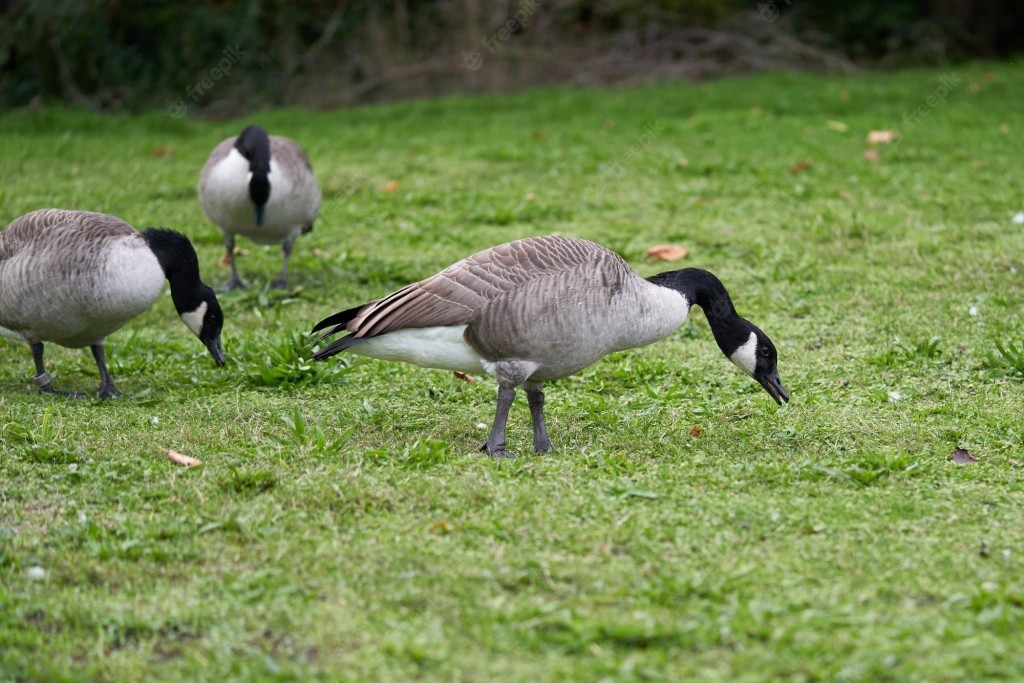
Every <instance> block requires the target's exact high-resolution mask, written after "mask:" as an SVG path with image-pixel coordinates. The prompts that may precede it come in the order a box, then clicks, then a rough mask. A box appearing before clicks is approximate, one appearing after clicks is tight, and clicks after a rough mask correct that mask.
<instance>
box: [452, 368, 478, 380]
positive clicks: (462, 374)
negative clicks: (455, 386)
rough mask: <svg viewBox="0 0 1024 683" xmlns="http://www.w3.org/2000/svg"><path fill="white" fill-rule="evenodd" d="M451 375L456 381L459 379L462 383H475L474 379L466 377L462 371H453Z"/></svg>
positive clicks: (469, 376)
mask: <svg viewBox="0 0 1024 683" xmlns="http://www.w3.org/2000/svg"><path fill="white" fill-rule="evenodd" d="M452 374H453V375H455V377H456V378H457V379H461V380H462V381H463V382H475V381H476V377H474V376H473V375H467V374H466V373H464V372H463V371H462V370H453V371H452Z"/></svg>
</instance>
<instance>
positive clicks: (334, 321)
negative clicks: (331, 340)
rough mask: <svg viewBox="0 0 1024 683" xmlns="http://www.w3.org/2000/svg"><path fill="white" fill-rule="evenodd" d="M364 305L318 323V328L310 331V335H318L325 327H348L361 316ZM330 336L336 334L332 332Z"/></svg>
mask: <svg viewBox="0 0 1024 683" xmlns="http://www.w3.org/2000/svg"><path fill="white" fill-rule="evenodd" d="M363 305H365V304H363ZM363 305H360V306H356V307H355V308H350V309H348V310H345V311H341V312H340V313H335V314H334V315H332V316H328V317H326V318H324V319H323V320H321V321H320V322H318V323H317V324H316V326H315V327H314V328H313V329H312V330H310V332H309V333H310V334H316V333H317V332H319V331H320V330H322V329H324V328H325V327H331V326H332V325H340V326H342V327H344V326H345V325H348V324H349V323H350V322H352V320H353V319H354V318H355V317H356V316H357V315H359V311H361V310H363ZM330 334H334V332H330Z"/></svg>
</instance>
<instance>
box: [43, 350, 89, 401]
mask: <svg viewBox="0 0 1024 683" xmlns="http://www.w3.org/2000/svg"><path fill="white" fill-rule="evenodd" d="M32 360H33V361H35V364H36V376H35V377H33V378H32V379H34V380H35V382H36V386H38V387H39V393H40V394H52V395H53V396H67V397H68V398H85V394H81V393H78V392H77V391H57V390H56V389H54V388H53V385H51V384H50V374H49V373H48V372H46V365H45V364H44V363H43V344H42V342H36V343H34V344H32Z"/></svg>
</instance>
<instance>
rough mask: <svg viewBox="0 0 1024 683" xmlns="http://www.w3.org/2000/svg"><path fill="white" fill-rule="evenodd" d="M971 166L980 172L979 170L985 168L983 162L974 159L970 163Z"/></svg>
mask: <svg viewBox="0 0 1024 683" xmlns="http://www.w3.org/2000/svg"><path fill="white" fill-rule="evenodd" d="M971 166H972V167H973V168H975V169H977V170H979V171H980V170H981V169H983V168H985V162H984V161H981V160H979V159H975V160H974V161H972V162H971Z"/></svg>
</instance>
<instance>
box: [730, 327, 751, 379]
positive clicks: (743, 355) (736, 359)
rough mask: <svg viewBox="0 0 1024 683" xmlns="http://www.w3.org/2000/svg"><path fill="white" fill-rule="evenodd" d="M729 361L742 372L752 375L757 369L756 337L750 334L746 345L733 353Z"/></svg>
mask: <svg viewBox="0 0 1024 683" xmlns="http://www.w3.org/2000/svg"><path fill="white" fill-rule="evenodd" d="M729 360H731V361H732V362H733V363H735V364H736V367H738V368H739V369H740V370H742V371H743V372H745V373H747V374H748V375H753V374H754V370H755V369H756V368H757V335H756V334H754V333H753V332H751V333H750V339H748V340H747V343H746V344H744V345H743V346H741V347H739V348H738V349H736V350H735V351H733V353H732V355H731V356H729Z"/></svg>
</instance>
